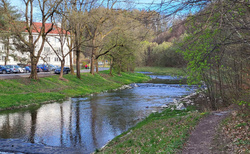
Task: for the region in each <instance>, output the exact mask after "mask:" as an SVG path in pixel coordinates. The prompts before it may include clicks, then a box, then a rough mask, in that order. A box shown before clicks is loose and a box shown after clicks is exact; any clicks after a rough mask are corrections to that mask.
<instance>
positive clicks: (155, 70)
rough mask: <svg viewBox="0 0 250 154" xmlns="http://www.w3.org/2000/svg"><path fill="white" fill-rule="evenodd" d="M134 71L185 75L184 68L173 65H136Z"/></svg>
mask: <svg viewBox="0 0 250 154" xmlns="http://www.w3.org/2000/svg"><path fill="white" fill-rule="evenodd" d="M135 71H136V72H153V73H154V74H158V75H172V76H186V73H185V71H186V70H185V69H184V68H175V67H137V68H136V69H135Z"/></svg>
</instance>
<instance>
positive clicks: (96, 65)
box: [95, 59, 99, 73]
mask: <svg viewBox="0 0 250 154" xmlns="http://www.w3.org/2000/svg"><path fill="white" fill-rule="evenodd" d="M95 69H96V73H98V72H99V71H98V59H95Z"/></svg>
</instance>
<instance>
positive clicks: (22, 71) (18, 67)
mask: <svg viewBox="0 0 250 154" xmlns="http://www.w3.org/2000/svg"><path fill="white" fill-rule="evenodd" d="M14 67H15V68H17V69H18V70H19V73H24V72H25V71H24V70H23V68H22V67H20V66H18V65H14Z"/></svg>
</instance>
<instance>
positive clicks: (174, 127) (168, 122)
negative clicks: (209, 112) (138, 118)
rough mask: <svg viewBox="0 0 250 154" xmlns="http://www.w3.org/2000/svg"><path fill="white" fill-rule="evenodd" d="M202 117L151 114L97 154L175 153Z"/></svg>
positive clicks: (176, 113) (189, 114) (172, 113)
mask: <svg viewBox="0 0 250 154" xmlns="http://www.w3.org/2000/svg"><path fill="white" fill-rule="evenodd" d="M203 116H204V114H203V115H202V114H199V113H197V112H190V110H185V111H171V110H170V109H166V110H165V111H163V112H162V113H153V114H151V115H150V116H149V117H147V118H146V119H145V120H143V121H142V122H140V123H138V124H137V125H136V126H135V127H133V128H131V129H130V130H128V131H127V132H125V133H123V134H121V135H120V136H118V137H116V138H115V139H113V140H112V141H111V142H110V143H109V144H108V145H107V146H106V147H105V148H104V149H102V150H101V151H100V153H105V154H106V153H107V154H109V153H152V154H154V153H176V152H179V151H180V149H182V147H183V144H184V143H185V141H186V140H187V138H188V136H189V133H190V131H191V129H193V128H194V126H195V125H196V124H197V123H198V121H199V119H200V118H201V117H203Z"/></svg>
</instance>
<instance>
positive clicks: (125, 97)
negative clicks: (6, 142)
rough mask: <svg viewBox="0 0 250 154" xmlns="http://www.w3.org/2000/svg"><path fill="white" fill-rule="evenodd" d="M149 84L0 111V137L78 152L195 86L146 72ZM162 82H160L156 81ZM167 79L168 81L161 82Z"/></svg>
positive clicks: (88, 150)
mask: <svg viewBox="0 0 250 154" xmlns="http://www.w3.org/2000/svg"><path fill="white" fill-rule="evenodd" d="M151 77H152V78H153V79H154V80H152V81H151V82H149V83H138V84H132V86H133V88H130V89H123V90H113V91H110V92H107V93H100V94H93V95H89V96H86V97H82V98H70V99H69V100H67V101H65V102H63V103H52V104H46V105H42V106H40V107H36V108H29V109H25V110H15V111H5V112H1V113H0V138H4V139H19V140H22V141H24V142H29V143H38V144H44V145H50V146H61V147H75V148H78V149H79V150H81V151H82V152H83V153H91V152H93V151H95V149H98V148H101V147H102V146H104V145H105V144H106V143H107V142H108V141H109V140H112V139H113V138H114V137H116V136H117V135H119V134H121V133H122V132H124V131H126V130H128V129H129V128H131V127H132V126H134V125H135V124H136V123H137V122H139V121H141V120H142V119H143V118H145V117H146V116H148V115H149V114H151V113H152V111H160V110H161V106H162V105H164V104H167V103H169V102H172V101H173V99H178V98H180V97H181V96H183V95H188V94H190V93H192V92H193V91H194V90H195V89H196V87H195V86H188V85H185V84H183V85H180V84H173V83H172V82H170V81H175V82H177V83H179V82H180V79H179V78H173V77H170V76H157V75H151ZM160 82H161V83H160ZM166 83H171V84H166Z"/></svg>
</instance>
